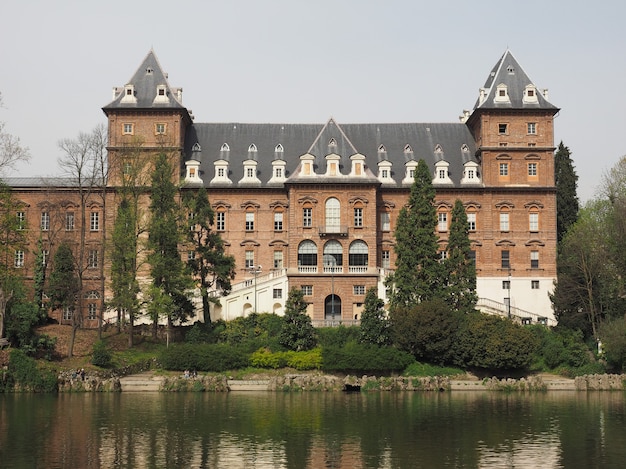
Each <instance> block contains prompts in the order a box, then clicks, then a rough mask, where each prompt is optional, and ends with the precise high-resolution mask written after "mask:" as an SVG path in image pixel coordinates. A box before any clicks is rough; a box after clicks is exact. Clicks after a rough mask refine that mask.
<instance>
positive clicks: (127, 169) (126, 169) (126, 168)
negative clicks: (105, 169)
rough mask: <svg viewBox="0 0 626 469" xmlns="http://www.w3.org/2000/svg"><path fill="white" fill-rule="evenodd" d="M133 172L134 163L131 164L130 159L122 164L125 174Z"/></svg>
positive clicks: (128, 174)
mask: <svg viewBox="0 0 626 469" xmlns="http://www.w3.org/2000/svg"><path fill="white" fill-rule="evenodd" d="M132 172H133V165H132V164H130V163H129V162H128V161H125V162H124V164H123V165H122V174H124V176H130V175H131V174H132Z"/></svg>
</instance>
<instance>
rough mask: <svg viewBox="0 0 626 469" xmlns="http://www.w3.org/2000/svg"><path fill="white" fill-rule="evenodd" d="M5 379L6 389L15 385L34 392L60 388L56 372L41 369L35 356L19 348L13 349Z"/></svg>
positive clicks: (52, 390) (51, 390)
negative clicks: (32, 356) (30, 355)
mask: <svg viewBox="0 0 626 469" xmlns="http://www.w3.org/2000/svg"><path fill="white" fill-rule="evenodd" d="M3 381H4V386H3V387H4V390H5V391H10V390H12V389H13V387H14V386H16V387H18V388H19V389H20V390H22V391H33V392H55V391H57V388H58V385H57V377H56V374H55V373H54V372H52V371H50V370H45V369H40V368H39V367H38V366H37V361H36V360H35V359H34V358H31V357H29V356H27V355H26V353H25V352H24V351H22V350H19V349H13V350H11V354H10V355H9V367H8V370H7V374H6V375H5V378H4V380H3Z"/></svg>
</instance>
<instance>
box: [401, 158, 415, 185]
mask: <svg viewBox="0 0 626 469" xmlns="http://www.w3.org/2000/svg"><path fill="white" fill-rule="evenodd" d="M416 169H417V161H415V160H411V161H409V162H407V163H406V174H405V176H404V179H403V180H402V184H413V182H414V180H415V170H416Z"/></svg>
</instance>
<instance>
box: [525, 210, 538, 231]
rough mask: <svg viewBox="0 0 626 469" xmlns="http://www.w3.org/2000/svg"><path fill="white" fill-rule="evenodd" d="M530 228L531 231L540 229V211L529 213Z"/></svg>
mask: <svg viewBox="0 0 626 469" xmlns="http://www.w3.org/2000/svg"><path fill="white" fill-rule="evenodd" d="M528 229H529V231H539V213H538V212H530V213H529V214H528Z"/></svg>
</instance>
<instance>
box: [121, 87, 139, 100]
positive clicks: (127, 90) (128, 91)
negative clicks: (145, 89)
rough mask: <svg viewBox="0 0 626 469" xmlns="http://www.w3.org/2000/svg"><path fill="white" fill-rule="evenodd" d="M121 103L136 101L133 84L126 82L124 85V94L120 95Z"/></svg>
mask: <svg viewBox="0 0 626 469" xmlns="http://www.w3.org/2000/svg"><path fill="white" fill-rule="evenodd" d="M122 103H133V104H135V103H137V98H136V97H135V85H132V84H130V83H129V84H127V85H125V86H124V96H123V97H122Z"/></svg>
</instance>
